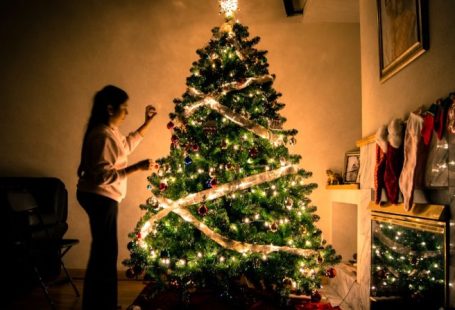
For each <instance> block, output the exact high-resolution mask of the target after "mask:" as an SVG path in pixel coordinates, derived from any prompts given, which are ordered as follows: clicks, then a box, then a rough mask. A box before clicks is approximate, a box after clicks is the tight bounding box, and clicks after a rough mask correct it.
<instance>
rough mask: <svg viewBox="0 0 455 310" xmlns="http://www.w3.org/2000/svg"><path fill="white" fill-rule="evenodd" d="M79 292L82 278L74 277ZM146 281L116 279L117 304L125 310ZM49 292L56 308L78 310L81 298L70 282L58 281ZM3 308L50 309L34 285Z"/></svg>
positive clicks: (13, 309) (42, 294)
mask: <svg viewBox="0 0 455 310" xmlns="http://www.w3.org/2000/svg"><path fill="white" fill-rule="evenodd" d="M74 283H75V284H76V287H77V288H78V290H79V292H82V284H83V280H82V279H80V278H79V279H74ZM145 285H146V283H144V282H142V281H135V280H120V281H118V291H119V304H120V305H121V306H122V309H123V310H126V309H127V308H128V306H129V305H131V304H132V303H133V301H134V300H135V299H136V297H137V296H138V295H139V293H140V292H141V291H142V290H143V289H144V287H145ZM49 294H50V296H51V298H52V299H53V301H54V303H55V306H56V309H57V310H80V309H81V302H82V298H81V297H77V296H76V294H75V292H74V290H73V288H72V286H71V284H70V283H59V284H55V285H51V286H49ZM2 309H4V310H47V309H51V307H50V305H49V303H48V301H47V299H46V297H45V295H44V292H43V291H42V290H41V288H40V287H36V288H34V289H32V290H31V291H30V292H28V293H27V294H26V295H24V296H21V297H19V298H17V299H15V300H14V301H13V302H10V303H9V304H7V305H6V307H2Z"/></svg>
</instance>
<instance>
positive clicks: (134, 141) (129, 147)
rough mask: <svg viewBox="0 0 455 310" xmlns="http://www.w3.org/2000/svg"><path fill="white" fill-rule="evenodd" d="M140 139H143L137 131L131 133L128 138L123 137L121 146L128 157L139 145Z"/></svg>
mask: <svg viewBox="0 0 455 310" xmlns="http://www.w3.org/2000/svg"><path fill="white" fill-rule="evenodd" d="M142 139H143V137H142V135H141V134H140V133H139V132H137V131H133V132H131V133H130V134H129V135H128V136H126V137H125V139H124V140H123V145H124V147H125V150H126V151H127V153H128V155H129V154H130V153H131V152H133V151H134V149H135V148H136V147H137V146H138V145H139V143H141V141H142Z"/></svg>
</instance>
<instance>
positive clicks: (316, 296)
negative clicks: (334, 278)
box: [311, 290, 322, 302]
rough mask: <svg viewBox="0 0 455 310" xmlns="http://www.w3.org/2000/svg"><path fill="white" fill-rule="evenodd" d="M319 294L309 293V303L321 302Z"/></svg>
mask: <svg viewBox="0 0 455 310" xmlns="http://www.w3.org/2000/svg"><path fill="white" fill-rule="evenodd" d="M321 298H322V296H321V294H320V293H319V292H318V291H316V290H315V291H312V292H311V302H320V301H321Z"/></svg>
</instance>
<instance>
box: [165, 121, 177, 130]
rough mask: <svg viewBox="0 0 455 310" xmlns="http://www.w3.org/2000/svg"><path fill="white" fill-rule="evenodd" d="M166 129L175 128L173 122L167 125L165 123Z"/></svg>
mask: <svg viewBox="0 0 455 310" xmlns="http://www.w3.org/2000/svg"><path fill="white" fill-rule="evenodd" d="M166 127H167V129H172V128H174V127H175V125H174V123H173V122H169V123H167V125H166Z"/></svg>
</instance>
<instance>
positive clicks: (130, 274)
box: [126, 268, 136, 279]
mask: <svg viewBox="0 0 455 310" xmlns="http://www.w3.org/2000/svg"><path fill="white" fill-rule="evenodd" d="M135 276H136V275H135V274H134V270H133V268H129V269H128V270H126V277H127V278H128V279H133V278H134V277H135Z"/></svg>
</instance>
